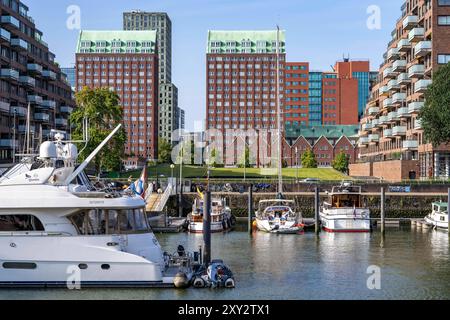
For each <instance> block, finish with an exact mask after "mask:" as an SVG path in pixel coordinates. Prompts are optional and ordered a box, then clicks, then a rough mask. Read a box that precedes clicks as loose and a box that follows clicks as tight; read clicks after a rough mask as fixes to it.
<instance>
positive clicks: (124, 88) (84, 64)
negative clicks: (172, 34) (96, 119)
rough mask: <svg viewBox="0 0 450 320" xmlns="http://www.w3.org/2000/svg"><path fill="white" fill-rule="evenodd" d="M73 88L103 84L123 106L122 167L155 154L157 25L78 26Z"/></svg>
mask: <svg viewBox="0 0 450 320" xmlns="http://www.w3.org/2000/svg"><path fill="white" fill-rule="evenodd" d="M76 72H77V74H76V78H77V90H81V89H82V88H83V87H84V86H88V87H91V88H99V87H107V88H110V89H111V90H114V91H115V92H117V94H118V95H119V96H120V99H121V103H122V107H123V113H124V117H123V122H124V123H123V124H124V128H125V131H126V133H127V137H128V141H127V143H126V145H125V153H126V154H128V155H129V156H130V158H129V159H128V160H127V161H126V163H125V166H126V167H134V166H137V165H138V163H139V159H142V158H143V159H148V160H151V159H156V158H157V152H158V151H157V146H158V55H157V48H156V31H81V32H80V36H79V39H78V45H77V51H76Z"/></svg>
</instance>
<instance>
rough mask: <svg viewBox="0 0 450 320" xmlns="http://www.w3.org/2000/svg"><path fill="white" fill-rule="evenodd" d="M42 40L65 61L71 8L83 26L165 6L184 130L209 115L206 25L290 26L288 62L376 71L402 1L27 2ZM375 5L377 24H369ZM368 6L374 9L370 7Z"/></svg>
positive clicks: (71, 37) (69, 61)
mask: <svg viewBox="0 0 450 320" xmlns="http://www.w3.org/2000/svg"><path fill="white" fill-rule="evenodd" d="M23 2H24V3H25V4H26V5H28V6H29V8H30V12H29V13H30V15H31V16H32V17H33V18H34V19H35V21H36V26H37V28H38V29H39V30H41V31H42V32H43V33H44V41H46V42H47V43H48V44H49V47H50V50H51V51H52V52H54V53H55V54H56V61H57V62H58V63H59V64H60V65H61V66H63V67H70V66H73V65H74V62H75V46H76V41H77V37H78V33H79V30H76V29H69V28H67V24H66V22H67V20H68V18H69V14H68V13H67V10H68V8H69V7H70V6H73V5H76V6H78V7H79V9H80V13H81V20H80V21H81V29H84V30H89V29H91V30H108V29H118V30H120V29H122V27H123V22H122V18H123V16H122V13H123V12H124V11H130V10H133V9H139V10H142V11H164V12H167V13H168V14H169V16H170V18H171V20H172V51H173V53H172V55H173V56H172V82H173V83H174V84H175V85H176V86H177V87H178V89H179V106H180V107H181V108H183V109H185V111H186V129H187V130H193V129H194V123H195V122H196V121H197V122H198V121H202V120H203V119H204V118H205V103H206V100H205V99H206V98H205V88H206V85H205V81H206V80H205V78H206V69H205V68H206V65H205V55H206V53H205V50H206V36H207V31H208V30H239V29H241V30H266V29H275V28H276V25H277V24H278V25H279V26H280V27H281V28H282V29H284V30H286V52H287V61H308V62H310V69H312V70H322V71H328V70H330V69H331V66H332V65H334V63H335V62H336V61H337V60H340V59H342V58H343V56H344V55H345V56H350V58H351V59H369V60H370V62H371V69H372V70H375V71H376V70H377V69H378V66H379V65H380V63H381V62H382V55H383V53H384V52H385V50H386V47H387V43H388V42H389V40H390V38H391V35H390V34H391V31H392V30H393V29H394V27H395V22H396V20H397V19H398V18H399V17H400V15H401V12H400V7H401V5H402V3H403V0H339V1H336V0H315V1H310V0H158V1H156V0H23ZM373 5H375V6H377V7H378V8H379V9H380V11H379V13H380V15H379V16H380V18H381V19H380V20H379V22H380V23H379V27H376V28H368V26H367V21H368V20H369V21H373V20H372V19H371V17H372V14H373V12H374V11H373V10H372V9H371V8H372V7H371V6H373ZM368 9H370V10H369V12H368Z"/></svg>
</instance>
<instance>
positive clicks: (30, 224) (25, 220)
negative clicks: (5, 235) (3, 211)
mask: <svg viewBox="0 0 450 320" xmlns="http://www.w3.org/2000/svg"><path fill="white" fill-rule="evenodd" d="M18 231H45V229H44V226H43V224H42V222H41V221H40V220H39V219H38V218H36V217H35V216H32V215H25V214H24V215H0V232H18Z"/></svg>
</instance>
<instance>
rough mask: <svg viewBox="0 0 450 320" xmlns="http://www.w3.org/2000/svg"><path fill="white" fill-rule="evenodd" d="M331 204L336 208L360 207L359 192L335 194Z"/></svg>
mask: <svg viewBox="0 0 450 320" xmlns="http://www.w3.org/2000/svg"><path fill="white" fill-rule="evenodd" d="M331 201H332V202H331V204H332V206H333V207H334V208H353V207H355V208H360V207H361V203H360V196H359V194H337V195H333V196H332V199H331Z"/></svg>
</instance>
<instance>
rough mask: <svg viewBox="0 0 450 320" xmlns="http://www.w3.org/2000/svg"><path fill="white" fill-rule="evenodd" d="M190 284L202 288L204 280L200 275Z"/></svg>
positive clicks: (204, 283)
mask: <svg viewBox="0 0 450 320" xmlns="http://www.w3.org/2000/svg"><path fill="white" fill-rule="evenodd" d="M192 285H193V286H194V288H204V287H206V282H205V280H203V279H202V278H201V277H196V278H195V279H194V282H193V283H192Z"/></svg>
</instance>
